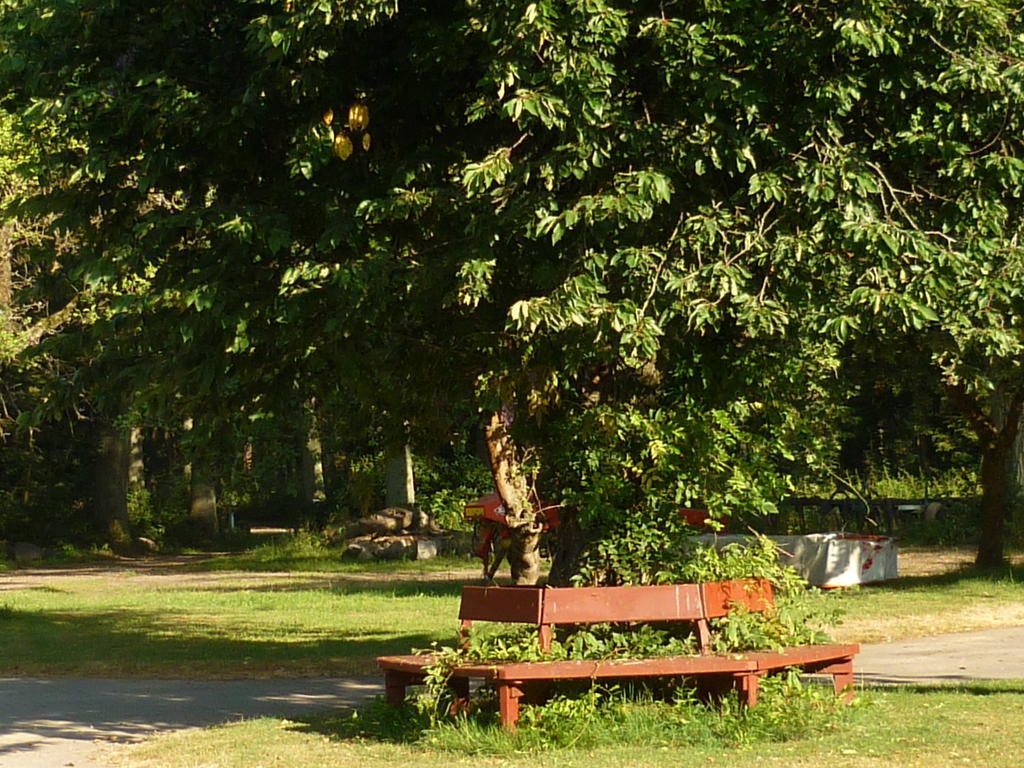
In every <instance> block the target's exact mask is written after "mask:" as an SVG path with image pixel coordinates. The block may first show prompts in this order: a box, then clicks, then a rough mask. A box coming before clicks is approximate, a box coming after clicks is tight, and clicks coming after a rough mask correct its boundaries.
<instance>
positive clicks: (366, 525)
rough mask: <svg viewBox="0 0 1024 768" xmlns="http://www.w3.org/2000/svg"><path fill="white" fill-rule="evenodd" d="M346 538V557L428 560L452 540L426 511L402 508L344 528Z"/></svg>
mask: <svg viewBox="0 0 1024 768" xmlns="http://www.w3.org/2000/svg"><path fill="white" fill-rule="evenodd" d="M339 533H341V532H339ZM344 537H345V539H347V541H348V546H347V549H346V550H345V557H346V558H349V559H352V560H428V559H430V558H432V557H436V556H437V555H439V554H441V552H443V551H444V550H445V549H446V545H447V544H448V543H449V539H450V537H449V536H448V534H446V533H445V531H444V530H443V529H442V528H440V526H438V525H437V523H435V522H434V521H433V520H432V519H431V518H430V515H428V514H427V513H426V512H420V511H414V510H411V509H402V508H401V507H389V508H388V509H383V510H381V511H380V512H375V513H373V514H372V515H367V516H366V517H363V518H361V519H359V520H357V521H356V522H354V523H352V524H351V525H349V526H347V527H346V528H345V530H344Z"/></svg>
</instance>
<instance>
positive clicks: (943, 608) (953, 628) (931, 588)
mask: <svg viewBox="0 0 1024 768" xmlns="http://www.w3.org/2000/svg"><path fill="white" fill-rule="evenodd" d="M838 596H839V601H840V604H841V605H842V606H843V608H844V610H845V612H846V615H845V620H844V624H843V626H841V627H839V628H838V630H837V631H836V632H834V633H833V634H834V635H835V636H836V637H837V638H838V639H842V640H851V641H856V642H886V641H891V640H896V639H900V638H905V637H922V636H926V635H935V634H942V633H946V632H962V631H968V630H974V629H986V628H992V627H998V626H1020V625H1022V624H1024V566H1015V567H1009V566H1006V567H1004V568H1002V569H998V570H995V571H981V570H978V569H976V568H966V569H964V570H960V571H955V572H952V573H945V574H940V575H936V576H916V577H904V578H901V579H899V580H898V581H895V582H892V583H890V584H878V585H869V586H865V587H861V588H858V589H850V590H844V591H842V592H841V593H839V595H838Z"/></svg>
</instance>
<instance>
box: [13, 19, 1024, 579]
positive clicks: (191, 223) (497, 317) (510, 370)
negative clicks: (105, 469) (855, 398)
mask: <svg viewBox="0 0 1024 768" xmlns="http://www.w3.org/2000/svg"><path fill="white" fill-rule="evenodd" d="M2 24H3V26H2V31H0V40H2V44H3V46H4V54H5V55H4V57H3V62H2V63H0V84H2V85H3V87H5V88H7V89H10V90H11V91H13V92H14V93H15V94H16V96H17V98H18V99H19V103H20V105H21V107H22V108H23V110H24V113H25V114H26V116H28V117H38V118H40V119H48V120H51V121H54V122H55V123H56V124H58V125H59V126H60V128H61V131H62V134H61V137H60V139H59V140H57V141H55V142H53V144H52V146H51V147H50V148H49V149H50V153H49V157H48V160H49V171H50V174H51V177H50V180H51V182H52V183H50V184H49V185H48V186H46V187H45V188H44V190H45V192H44V194H42V195H37V196H35V197H34V198H33V199H31V200H28V201H26V203H25V205H24V206H23V207H22V208H21V210H22V212H23V213H24V214H28V213H30V212H35V213H37V214H38V215H45V216H52V217H55V218H54V226H55V227H57V228H58V229H65V230H67V231H70V232H74V233H75V234H76V237H77V238H78V241H77V242H78V243H79V244H80V245H79V247H78V248H77V250H76V252H75V254H74V258H73V259H72V260H67V262H66V268H67V269H68V270H69V271H70V273H71V274H73V275H75V276H81V277H82V278H83V279H84V280H86V281H87V282H88V284H89V285H91V286H92V287H93V289H94V290H97V291H101V292H105V293H107V294H109V295H110V297H111V300H112V301H113V303H114V306H115V307H116V310H117V311H116V312H114V313H113V314H112V315H110V316H109V317H106V318H103V319H101V320H100V321H98V322H97V323H95V324H94V325H93V327H92V328H91V329H90V330H91V333H93V334H94V335H95V337H97V338H102V339H103V348H102V350H101V351H100V353H99V354H98V355H97V357H96V361H97V362H96V365H95V366H94V367H93V368H92V371H93V373H94V375H95V376H96V379H95V385H96V386H102V387H103V388H106V389H111V390H112V389H115V388H118V387H119V388H122V389H130V390H132V391H133V392H136V393H138V395H139V398H140V400H139V402H141V403H143V404H145V407H148V408H151V409H154V410H160V409H164V410H166V409H185V410H186V411H187V412H189V413H196V412H198V410H202V411H203V412H205V413H217V414H220V415H221V416H222V417H224V418H232V417H234V416H235V415H237V414H239V413H245V411H246V409H250V408H253V407H255V406H254V403H256V402H257V401H259V400H260V398H264V399H266V398H270V397H273V396H274V393H275V392H292V391H294V389H295V387H296V386H297V382H303V381H316V382H318V383H319V386H318V389H320V390H321V391H323V389H324V386H325V385H324V382H330V385H331V386H335V387H338V388H342V389H345V390H348V391H350V392H351V393H354V394H355V395H356V396H357V398H358V399H360V400H362V401H363V402H365V403H368V404H372V405H373V407H374V408H375V409H376V410H377V412H378V413H382V414H387V415H389V418H390V419H391V420H392V422H393V425H394V426H393V429H394V432H395V434H400V433H402V432H403V431H405V430H411V431H412V434H413V436H414V437H415V434H416V432H417V430H419V431H422V432H423V433H426V432H436V431H438V430H443V429H445V428H446V427H445V424H446V422H448V421H450V419H449V418H447V417H448V416H449V415H450V414H452V413H456V412H459V411H460V409H464V408H466V407H473V408H477V409H479V411H480V413H481V421H482V425H483V429H484V434H485V435H486V438H487V445H488V449H489V456H490V459H491V463H492V469H493V470H494V475H495V481H496V484H497V487H498V489H499V491H500V493H501V495H502V497H503V498H504V500H505V503H506V507H507V509H508V511H509V515H510V520H511V521H512V523H513V525H514V526H515V528H516V530H517V536H516V542H517V547H518V548H519V550H520V557H518V558H517V575H518V577H519V579H520V580H522V581H529V580H531V579H532V578H534V576H535V573H534V570H535V569H534V563H533V562H531V556H530V554H529V553H530V551H531V550H532V549H533V547H534V545H535V542H536V536H537V533H538V528H539V525H538V520H537V510H538V507H539V506H540V501H539V499H540V498H544V499H551V500H552V501H565V502H567V503H568V504H569V505H570V507H571V508H572V509H575V510H579V511H582V512H583V513H584V514H585V515H586V517H587V518H588V520H589V522H591V523H597V522H603V523H606V524H613V523H614V521H615V520H616V518H619V517H621V515H622V511H623V510H634V511H636V510H641V509H648V510H657V509H659V508H670V507H671V506H672V505H674V504H678V503H680V502H687V503H696V502H698V501H700V502H702V503H704V504H706V505H707V506H708V507H709V508H710V509H711V510H712V511H713V512H715V513H716V514H719V513H723V512H726V511H730V510H736V509H740V508H754V509H758V510H762V511H764V510H770V509H771V508H772V505H773V500H774V499H776V498H778V496H779V494H780V493H781V492H782V491H783V489H784V488H785V483H786V477H785V472H783V471H781V469H780V468H783V467H785V466H786V462H789V463H790V466H800V465H804V466H806V465H808V464H809V463H813V461H814V460H815V457H817V456H819V455H820V454H821V452H822V450H823V449H824V448H825V447H826V444H827V442H828V441H827V433H826V432H825V431H824V430H822V429H821V428H820V425H821V422H822V420H823V419H824V418H826V417H827V415H828V413H829V407H830V390H831V389H832V388H833V387H832V385H831V384H830V382H829V377H830V375H831V374H832V372H833V371H834V370H835V367H836V348H837V344H838V343H840V342H842V341H843V340H844V339H846V338H849V337H850V335H851V334H855V333H857V332H858V331H860V330H862V329H863V328H864V327H865V326H867V325H869V324H876V325H879V326H883V327H884V328H886V329H887V331H888V332H889V333H891V334H893V338H907V337H905V336H900V335H899V334H901V333H902V332H903V331H904V330H906V329H911V330H914V329H917V328H921V329H923V328H925V327H926V326H929V327H931V326H934V327H935V328H936V330H937V332H939V331H944V332H945V333H947V334H952V335H953V336H956V333H957V329H968V328H973V327H974V325H971V323H976V324H978V325H979V327H981V328H982V332H983V333H988V331H989V330H990V329H991V327H992V323H993V322H995V320H994V317H995V316H994V315H991V314H989V315H986V314H984V313H981V314H979V313H975V314H974V315H972V316H971V318H968V317H967V316H966V315H958V314H956V313H954V314H949V313H947V312H946V311H945V310H946V309H947V308H949V307H951V306H953V305H954V303H955V302H957V301H958V300H959V296H960V294H959V293H958V291H961V290H962V289H961V288H960V286H965V285H968V284H970V281H971V279H972V277H973V274H974V271H975V270H976V268H977V265H978V263H979V259H980V258H981V256H982V254H984V253H994V252H998V253H1000V254H1005V255H1006V258H1011V259H1012V258H1015V253H1016V251H1015V250H1014V248H1015V246H1013V245H1012V244H1013V243H1014V242H1015V241H1014V240H1013V235H1014V234H1015V229H1014V228H1015V227H1016V226H1017V220H1016V217H1015V213H1014V210H1015V209H1014V201H1015V199H1016V195H1017V187H1016V180H1015V179H1016V174H1017V173H1018V170H1017V165H1018V160H1017V157H1016V155H1017V152H1018V140H1017V138H1016V137H1017V136H1019V135H1020V131H1019V130H1018V128H1020V115H1019V93H1020V90H1019V85H1020V57H1019V53H1020V48H1021V43H1020V39H1021V37H1020V33H1021V21H1020V19H1019V15H1018V9H1017V8H1016V7H1015V6H1014V5H1013V4H1012V3H1009V2H1004V1H1003V0H980V1H973V2H966V0H917V1H916V2H909V3H908V2H892V1H887V0H863V1H862V2H857V3H844V4H837V3H833V2H825V1H824V0H814V1H812V2H806V3H800V4H787V3H771V4H766V3H763V2H759V1H758V0H716V1H714V2H712V1H711V0H707V1H706V2H702V3H691V2H672V1H671V0H659V2H624V1H616V0H540V1H538V2H525V1H523V0H496V1H495V2H478V1H477V0H466V2H461V3H451V2H440V0H437V1H432V0H414V1H411V2H393V1H390V2H385V1H383V0H363V1H362V2H351V1H350V2H332V1H331V0H324V2H318V3H292V2H279V1H277V0H274V1H273V2H272V1H271V0H251V1H250V2H237V1H236V2H203V3H199V2H181V3H175V4H172V5H159V6H158V5H155V4H152V3H145V2H132V1H131V0H127V1H123V2H122V1H119V0H73V1H70V2H65V3H61V4H53V3H50V2H46V1H45V0H19V2H17V3H8V4H7V6H6V10H5V12H4V17H3V22H2ZM354 104H356V105H360V107H365V108H366V109H367V110H368V112H369V116H370V119H369V125H368V128H367V127H365V126H363V125H362V121H361V119H356V120H352V121H349V120H348V111H349V107H350V106H352V105H354ZM57 182H59V183H57ZM965 182H967V184H966V186H967V187H969V188H970V190H973V191H971V192H967V191H964V187H965ZM1000 284H1001V285H1004V286H1005V285H1007V282H1006V281H1003V282H1002V283H1000ZM1007 306H1009V305H1007ZM940 310H941V311H940ZM1007 311H1009V312H1010V313H1011V314H1010V315H1007V314H1006V312H1007ZM1000 317H1003V318H1007V317H1012V309H1007V310H1006V311H1004V312H1003V313H1002V314H1001V315H1000ZM1000 322H1002V321H1000ZM965 333H967V335H970V333H969V332H967V331H966V330H965ZM951 349H953V350H954V352H950V350H951ZM960 351H963V348H962V347H961V348H960ZM991 351H992V352H993V353H997V354H1002V353H1009V354H1010V355H1011V356H1012V354H1013V350H1012V349H1011V348H1010V347H1000V348H998V349H996V348H992V349H991ZM951 354H959V352H957V351H956V349H955V348H954V345H950V344H946V345H945V346H944V347H943V350H942V351H937V352H936V355H937V358H936V359H937V361H938V362H939V363H941V364H943V365H944V366H946V370H949V371H950V373H949V374H948V375H949V377H950V381H951V384H954V385H955V384H956V382H958V381H959V380H960V379H959V378H957V377H958V376H959V374H956V373H955V372H953V368H950V367H949V366H951V365H952V366H954V367H955V363H953V362H950V361H951V360H953V358H952V357H950V355H951ZM957 359H959V358H957ZM957 370H962V368H958V369H957ZM979 370H981V368H979ZM972 387H974V388H973V389H970V390H969V392H974V391H980V388H983V385H982V384H979V385H977V386H974V385H972ZM407 423H408V425H407ZM537 483H539V484H540V485H539V487H537V485H536V484H537Z"/></svg>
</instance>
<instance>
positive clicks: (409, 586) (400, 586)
mask: <svg viewBox="0 0 1024 768" xmlns="http://www.w3.org/2000/svg"><path fill="white" fill-rule="evenodd" d="M466 583H481V584H482V583H483V582H481V581H474V582H462V581H452V580H449V579H421V580H416V581H406V580H401V581H390V580H387V579H386V578H383V577H382V578H381V580H379V581H377V580H374V581H367V580H365V579H357V578H346V577H345V576H343V575H331V576H328V575H324V576H323V577H317V578H312V577H311V578H309V579H303V578H294V577H293V578H290V579H288V580H287V581H281V582H274V583H271V584H260V583H255V584H251V585H250V584H245V585H242V586H240V585H238V584H232V583H226V584H216V583H214V584H203V585H201V586H197V587H196V591H199V592H210V593H218V592H220V593H224V592H228V593H230V592H241V591H245V592H308V591H320V592H323V591H328V592H331V593H334V594H337V595H339V596H345V595H359V594H367V595H379V596H384V597H399V598H404V597H409V598H412V597H453V598H457V597H458V596H459V595H460V594H462V586H463V584H466ZM452 621H455V611H454V610H453V611H452Z"/></svg>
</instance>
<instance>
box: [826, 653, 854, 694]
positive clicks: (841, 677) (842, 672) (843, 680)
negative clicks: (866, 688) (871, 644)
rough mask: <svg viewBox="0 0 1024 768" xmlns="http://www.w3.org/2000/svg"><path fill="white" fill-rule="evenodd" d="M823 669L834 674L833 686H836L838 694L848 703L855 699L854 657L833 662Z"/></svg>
mask: <svg viewBox="0 0 1024 768" xmlns="http://www.w3.org/2000/svg"><path fill="white" fill-rule="evenodd" d="M823 671H825V672H830V673H831V674H832V687H833V688H835V691H836V696H841V697H842V699H843V701H844V702H846V703H847V704H849V703H850V702H851V701H853V659H844V660H843V661H840V662H837V663H836V664H831V665H829V666H828V667H827V668H826V669H825V670H823Z"/></svg>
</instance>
